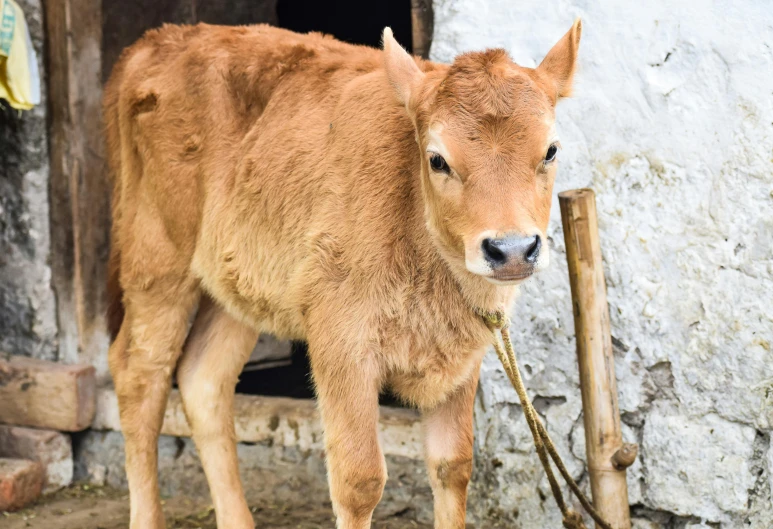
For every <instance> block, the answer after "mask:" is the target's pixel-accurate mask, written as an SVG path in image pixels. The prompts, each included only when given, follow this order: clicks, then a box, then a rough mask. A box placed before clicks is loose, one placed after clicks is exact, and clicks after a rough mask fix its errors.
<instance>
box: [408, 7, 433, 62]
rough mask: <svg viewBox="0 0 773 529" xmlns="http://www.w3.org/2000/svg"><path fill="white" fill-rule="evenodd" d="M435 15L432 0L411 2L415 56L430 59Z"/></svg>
mask: <svg viewBox="0 0 773 529" xmlns="http://www.w3.org/2000/svg"><path fill="white" fill-rule="evenodd" d="M434 23H435V14H434V12H433V11H432V0H411V26H412V28H413V54H414V55H418V56H419V57H421V58H422V59H427V58H429V47H430V45H431V44H432V31H433V28H434Z"/></svg>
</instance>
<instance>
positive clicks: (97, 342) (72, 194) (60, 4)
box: [44, 0, 110, 377]
mask: <svg viewBox="0 0 773 529" xmlns="http://www.w3.org/2000/svg"><path fill="white" fill-rule="evenodd" d="M44 6H45V16H46V37H47V42H46V50H47V55H48V61H47V62H48V64H47V70H48V115H49V155H50V159H51V170H50V182H51V184H50V185H51V255H52V256H53V257H52V259H51V268H52V272H53V277H52V283H53V285H54V289H55V290H56V297H57V311H58V323H59V342H60V350H59V356H60V360H64V361H66V362H69V363H75V362H88V363H93V364H96V365H97V366H98V367H99V370H100V373H101V374H103V375H104V376H105V377H106V375H107V366H106V360H105V357H106V355H105V351H106V348H107V343H108V339H107V332H106V325H105V319H104V314H105V282H106V279H105V278H106V263H107V252H108V234H109V227H110V208H109V192H108V180H107V174H106V170H105V159H104V155H103V135H102V119H101V98H102V79H101V67H102V62H101V47H102V1H101V0H45V2H44Z"/></svg>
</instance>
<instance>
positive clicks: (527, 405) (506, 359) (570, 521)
mask: <svg viewBox="0 0 773 529" xmlns="http://www.w3.org/2000/svg"><path fill="white" fill-rule="evenodd" d="M475 312H476V313H477V314H478V315H479V316H480V317H481V318H483V321H484V322H485V323H486V326H487V327H488V328H489V330H490V331H491V333H492V334H493V343H494V350H495V351H496V353H497V356H498V357H499V361H500V362H502V367H504V368H505V373H507V377H508V378H509V379H510V383H511V384H512V385H513V387H514V388H515V392H516V393H518V398H519V399H520V401H521V408H522V409H523V414H524V416H525V417H526V422H527V423H528V425H529V429H530V430H531V435H532V437H533V438H534V446H535V447H536V449H537V455H538V456H539V459H540V462H541V463H542V468H544V469H545V474H546V475H547V477H548V481H549V482H550V489H551V490H552V491H553V497H554V498H555V499H556V503H557V504H558V508H559V509H561V515H562V516H563V524H564V527H565V528H566V529H587V528H586V526H585V523H584V522H583V521H582V516H580V513H578V512H577V511H575V510H573V509H571V508H570V507H568V506H567V505H566V502H565V501H564V495H563V494H562V493H561V488H560V487H559V485H558V481H557V480H556V476H555V474H553V469H552V467H551V466H550V461H549V459H548V456H550V458H551V459H553V463H555V465H556V468H558V471H559V472H560V473H561V476H563V478H564V481H566V483H567V484H568V485H569V488H570V489H571V490H572V492H573V493H574V495H575V496H576V497H577V499H578V500H580V503H581V504H582V506H583V508H584V509H585V511H586V512H587V513H588V514H590V516H591V518H593V519H594V520H595V521H596V523H597V524H598V525H599V527H601V528H602V529H612V526H611V525H610V524H609V523H607V522H606V521H605V520H604V519H603V518H602V517H601V515H600V514H599V513H598V511H596V509H595V508H594V507H593V504H591V502H590V501H589V500H588V498H587V497H586V496H585V494H583V492H582V491H581V490H580V487H578V486H577V482H575V481H574V479H573V478H572V476H571V475H570V474H569V471H568V470H567V469H566V466H565V465H564V462H563V460H562V459H561V456H559V455H558V451H557V450H556V446H555V445H554V444H553V441H552V440H551V439H550V436H549V435H548V432H547V430H546V429H545V426H544V425H543V424H542V421H541V420H540V418H539V416H538V415H537V411H536V410H535V409H534V405H533V404H532V403H531V400H529V396H528V395H527V394H526V387H525V386H524V385H523V379H522V378H521V372H520V371H519V369H518V363H517V362H516V359H515V352H514V351H513V343H512V341H511V340H510V319H509V318H508V317H507V315H506V314H505V312H504V311H503V310H497V311H495V312H486V311H482V310H478V309H475ZM497 331H499V333H500V335H501V338H502V343H500V342H499V337H498V336H497ZM503 345H504V348H503Z"/></svg>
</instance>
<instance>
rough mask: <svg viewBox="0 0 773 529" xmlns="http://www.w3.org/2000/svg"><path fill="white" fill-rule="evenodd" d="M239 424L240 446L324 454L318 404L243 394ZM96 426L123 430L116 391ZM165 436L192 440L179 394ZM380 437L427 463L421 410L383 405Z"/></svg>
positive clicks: (107, 392) (106, 394)
mask: <svg viewBox="0 0 773 529" xmlns="http://www.w3.org/2000/svg"><path fill="white" fill-rule="evenodd" d="M234 422H235V424H236V440H237V441H238V442H244V443H262V442H270V443H272V444H273V445H277V446H286V447H290V446H293V447H297V448H299V449H300V450H324V443H323V435H322V423H321V422H320V419H319V413H318V411H317V404H316V402H314V401H313V400H306V399H291V398H287V397H266V396H263V395H244V394H239V393H237V394H236V400H235V402H234ZM92 428H93V429H94V430H115V431H121V422H120V419H119V414H118V398H117V397H116V394H115V392H114V391H113V390H112V389H103V390H100V391H99V393H98V396H97V414H96V417H95V418H94V423H93V425H92ZM161 434H162V435H171V436H174V437H191V429H190V426H188V421H187V420H186V418H185V412H184V410H183V405H182V399H181V398H180V393H179V391H177V390H172V392H171V394H170V395H169V401H168V403H167V406H166V412H165V413H164V425H163V427H162V428H161ZM379 435H380V436H381V444H382V450H383V451H384V453H385V454H387V455H396V456H402V457H408V458H411V459H416V460H421V459H422V457H423V453H424V451H423V448H422V431H421V419H420V417H419V414H418V413H417V412H416V411H414V410H407V409H402V408H389V407H385V406H382V407H381V413H380V419H379Z"/></svg>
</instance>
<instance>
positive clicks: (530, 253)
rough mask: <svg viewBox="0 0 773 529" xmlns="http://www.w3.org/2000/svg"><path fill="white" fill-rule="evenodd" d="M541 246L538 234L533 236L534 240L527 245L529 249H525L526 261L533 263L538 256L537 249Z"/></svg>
mask: <svg viewBox="0 0 773 529" xmlns="http://www.w3.org/2000/svg"><path fill="white" fill-rule="evenodd" d="M541 247H542V239H541V238H540V236H539V235H535V236H534V242H533V243H532V244H531V246H529V249H528V250H526V262H527V263H530V264H534V263H535V262H536V261H537V258H538V257H539V250H540V248H541Z"/></svg>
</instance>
